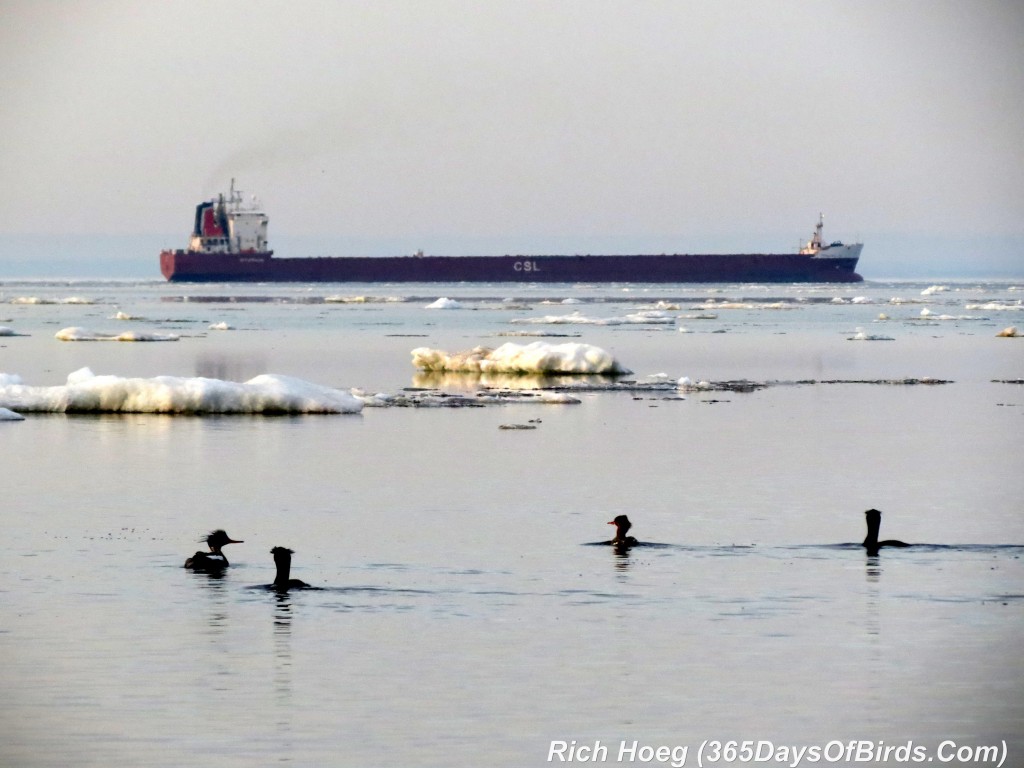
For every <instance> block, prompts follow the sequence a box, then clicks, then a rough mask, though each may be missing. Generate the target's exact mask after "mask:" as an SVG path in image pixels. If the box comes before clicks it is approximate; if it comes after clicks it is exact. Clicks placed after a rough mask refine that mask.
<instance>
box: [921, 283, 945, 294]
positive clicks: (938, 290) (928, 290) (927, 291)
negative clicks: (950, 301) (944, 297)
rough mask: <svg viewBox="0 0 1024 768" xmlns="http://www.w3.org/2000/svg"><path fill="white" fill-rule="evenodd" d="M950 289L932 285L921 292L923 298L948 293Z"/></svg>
mask: <svg viewBox="0 0 1024 768" xmlns="http://www.w3.org/2000/svg"><path fill="white" fill-rule="evenodd" d="M948 290H949V288H948V287H947V286H945V285H930V286H928V287H927V288H925V289H924V290H923V291H921V295H922V296H934V295H935V294H936V293H942V292H943V291H948Z"/></svg>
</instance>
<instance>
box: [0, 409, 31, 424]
mask: <svg viewBox="0 0 1024 768" xmlns="http://www.w3.org/2000/svg"><path fill="white" fill-rule="evenodd" d="M24 420H25V417H24V416H22V415H21V414H20V413H15V412H14V411H12V410H10V409H9V408H0V421H24Z"/></svg>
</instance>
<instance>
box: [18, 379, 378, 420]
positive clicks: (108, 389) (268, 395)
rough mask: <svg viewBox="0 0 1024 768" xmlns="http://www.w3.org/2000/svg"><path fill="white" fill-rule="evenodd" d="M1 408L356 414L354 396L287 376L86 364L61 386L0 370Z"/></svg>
mask: <svg viewBox="0 0 1024 768" xmlns="http://www.w3.org/2000/svg"><path fill="white" fill-rule="evenodd" d="M0 407H10V408H13V409H16V410H18V411H28V412H46V413H82V412H95V413H182V414H203V413H254V414H255V413H267V414H276V413H358V412H359V411H360V410H362V407H363V403H362V401H361V400H359V399H358V398H356V397H354V396H353V395H351V394H349V393H348V392H342V391H340V390H337V389H332V388H330V387H324V386H320V385H318V384H313V383H311V382H308V381H304V380H302V379H297V378H293V377H291V376H278V375H271V374H263V375H261V376H257V377H255V378H253V379H250V380H249V381H247V382H244V383H238V382H234V381H223V380H220V379H207V378H201V377H196V378H185V377H179V376H156V377H154V378H124V377H121V376H109V375H107V376H97V375H96V374H94V373H93V372H92V371H91V370H89V369H88V368H82V369H79V370H78V371H75V372H74V373H72V374H70V375H69V376H68V378H67V383H66V384H63V385H60V386H49V387H48V386H29V385H26V384H24V383H22V380H21V377H19V376H15V375H11V374H0Z"/></svg>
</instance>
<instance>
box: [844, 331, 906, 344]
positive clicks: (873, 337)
mask: <svg viewBox="0 0 1024 768" xmlns="http://www.w3.org/2000/svg"><path fill="white" fill-rule="evenodd" d="M847 341H895V339H894V338H893V337H892V336H880V335H878V334H874V333H866V332H865V331H864V329H863V328H858V329H857V332H856V333H854V334H853V336H849V337H847Z"/></svg>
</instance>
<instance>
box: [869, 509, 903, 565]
mask: <svg viewBox="0 0 1024 768" xmlns="http://www.w3.org/2000/svg"><path fill="white" fill-rule="evenodd" d="M864 517H865V518H866V519H867V523H868V536H867V538H866V539H864V548H865V549H866V550H867V551H868V554H869V555H877V554H878V550H880V549H881V548H882V547H909V546H910V545H909V544H907V543H906V542H905V541H897V540H896V539H886V540H885V541H879V540H878V528H879V526H881V524H882V513H881V512H879V511H878V510H877V509H869V510H867V511H866V512H865V513H864Z"/></svg>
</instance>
